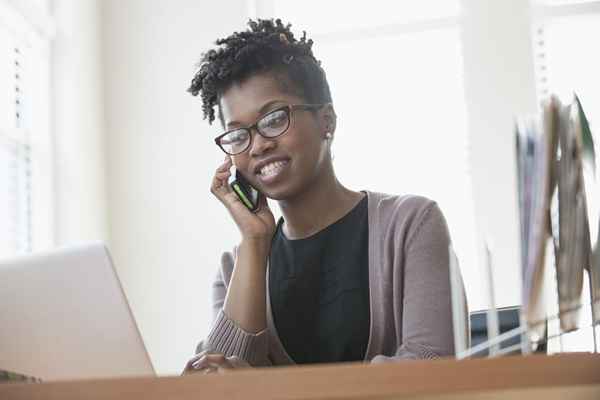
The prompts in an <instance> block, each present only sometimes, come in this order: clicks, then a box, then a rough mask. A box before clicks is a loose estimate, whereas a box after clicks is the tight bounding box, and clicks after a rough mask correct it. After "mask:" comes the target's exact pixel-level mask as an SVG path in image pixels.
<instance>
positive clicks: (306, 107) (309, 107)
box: [215, 103, 330, 156]
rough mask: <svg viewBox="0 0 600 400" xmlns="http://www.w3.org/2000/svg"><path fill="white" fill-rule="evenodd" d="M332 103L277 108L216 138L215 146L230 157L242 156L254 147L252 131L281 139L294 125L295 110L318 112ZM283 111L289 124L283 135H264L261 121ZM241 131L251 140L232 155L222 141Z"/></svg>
mask: <svg viewBox="0 0 600 400" xmlns="http://www.w3.org/2000/svg"><path fill="white" fill-rule="evenodd" d="M329 104H330V103H322V104H287V105H284V106H281V107H277V108H275V109H273V110H271V111H269V112H268V113H266V114H264V115H262V116H261V117H260V118H258V119H257V120H256V122H255V123H254V124H252V125H250V126H242V127H239V128H235V129H230V130H228V131H227V132H225V133H222V134H220V135H219V136H217V137H216V138H215V144H216V145H217V146H219V148H220V149H221V150H223V152H224V153H225V154H229V155H230V156H236V155H238V154H242V153H243V152H245V151H246V150H248V149H249V148H250V146H252V138H253V136H252V131H253V130H254V131H256V132H257V133H258V134H259V135H260V136H262V137H264V138H265V139H276V138H278V137H281V136H282V135H283V134H284V133H286V132H287V131H288V130H289V129H290V125H292V118H293V116H294V113H293V111H294V110H318V109H319V108H321V107H324V106H326V105H329ZM281 110H285V112H286V115H287V119H288V124H287V126H286V128H285V129H284V130H283V131H281V133H280V134H279V135H277V136H266V135H264V134H263V133H262V132H261V131H260V129H259V128H258V124H259V123H260V121H262V120H263V119H264V118H266V117H268V116H269V115H271V114H273V113H275V112H279V111H281ZM239 130H246V131H248V137H249V138H250V140H248V145H247V146H246V147H245V148H244V149H243V150H241V151H238V152H236V153H230V152H228V151H226V150H225V148H223V146H222V145H221V139H222V138H223V137H225V136H227V135H229V134H230V133H231V132H235V131H239Z"/></svg>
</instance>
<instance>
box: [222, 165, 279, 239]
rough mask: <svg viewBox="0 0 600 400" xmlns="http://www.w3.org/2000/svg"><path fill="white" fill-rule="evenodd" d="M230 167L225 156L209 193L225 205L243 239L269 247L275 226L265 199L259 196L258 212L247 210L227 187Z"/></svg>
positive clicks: (261, 195)
mask: <svg viewBox="0 0 600 400" xmlns="http://www.w3.org/2000/svg"><path fill="white" fill-rule="evenodd" d="M231 166H232V161H231V157H230V156H226V157H225V160H224V161H223V163H222V164H221V165H220V166H219V168H217V170H216V172H215V175H214V178H213V180H212V183H211V187H210V191H211V193H212V194H214V195H215V196H216V197H217V199H219V200H220V201H221V203H223V205H225V207H226V208H227V210H228V211H229V213H230V214H231V216H232V217H233V220H234V221H235V223H236V224H237V226H238V229H239V230H240V232H241V234H242V238H243V239H252V240H256V239H259V240H264V241H265V242H266V243H268V244H269V245H270V242H271V238H272V237H273V234H274V233H275V228H276V225H275V217H274V216H273V213H272V212H271V209H270V208H269V204H268V203H267V199H266V197H265V196H264V195H263V194H260V196H259V210H258V211H257V212H256V213H253V212H251V211H250V210H248V209H247V208H246V206H245V205H244V204H243V203H242V202H241V200H240V199H239V198H238V197H237V195H236V194H235V193H234V192H233V190H232V189H231V187H230V186H229V183H228V179H229V177H230V176H231V172H230V171H229V169H230V168H231Z"/></svg>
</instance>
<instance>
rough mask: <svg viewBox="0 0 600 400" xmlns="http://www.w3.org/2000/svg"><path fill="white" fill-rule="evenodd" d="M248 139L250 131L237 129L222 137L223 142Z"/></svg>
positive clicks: (229, 142) (231, 142)
mask: <svg viewBox="0 0 600 400" xmlns="http://www.w3.org/2000/svg"><path fill="white" fill-rule="evenodd" d="M246 139H248V132H246V131H236V132H231V133H230V134H229V135H227V136H225V137H224V138H223V139H222V143H223V144H233V143H239V142H243V141H245V140H246Z"/></svg>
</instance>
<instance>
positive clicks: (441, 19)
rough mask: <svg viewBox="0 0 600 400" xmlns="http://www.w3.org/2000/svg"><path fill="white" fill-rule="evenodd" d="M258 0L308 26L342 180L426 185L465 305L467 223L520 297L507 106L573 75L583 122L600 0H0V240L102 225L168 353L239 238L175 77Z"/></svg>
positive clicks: (210, 133)
mask: <svg viewBox="0 0 600 400" xmlns="http://www.w3.org/2000/svg"><path fill="white" fill-rule="evenodd" d="M342 3H343V4H342ZM271 16H278V17H281V18H282V19H283V20H284V21H289V22H291V23H292V24H293V28H294V31H295V32H296V33H297V34H298V35H300V34H301V31H302V30H306V31H307V34H308V36H309V37H311V38H313V39H314V40H315V46H314V51H315V54H316V56H317V58H318V59H320V60H322V64H323V67H324V68H325V71H326V72H327V74H328V79H329V82H330V85H331V89H332V95H333V99H334V105H335V107H336V110H337V113H338V119H339V122H338V129H337V131H336V137H335V140H334V144H333V151H334V154H335V161H334V166H335V168H336V171H337V173H338V175H339V177H340V180H341V181H342V182H343V183H344V184H346V185H347V186H349V187H351V188H353V189H369V190H375V191H383V192H389V193H398V194H400V193H417V194H422V195H426V196H429V197H431V198H433V199H435V200H437V201H438V202H439V204H440V206H441V207H442V209H443V211H444V212H445V214H446V217H447V219H448V224H449V228H450V231H451V234H452V237H453V240H454V245H455V250H456V252H457V253H458V256H459V259H460V262H461V269H462V273H463V278H464V281H465V286H466V290H467V297H468V302H469V307H470V309H471V310H478V309H483V308H486V307H487V297H486V294H485V290H484V289H485V287H484V286H485V285H484V284H483V283H482V282H483V278H482V274H481V273H480V270H481V267H482V264H483V260H484V256H483V247H484V241H487V243H489V244H490V245H491V249H492V254H493V262H494V279H495V292H496V300H497V305H498V306H512V305H516V304H519V303H520V270H519V264H518V254H519V240H518V230H517V204H516V192H515V189H516V186H515V176H516V172H515V163H514V135H513V124H514V118H515V116H519V115H527V114H531V113H534V112H535V111H536V110H537V109H538V104H539V99H540V98H542V97H543V96H545V95H546V94H547V93H549V92H557V93H558V94H560V95H561V96H563V98H565V99H567V100H568V96H569V95H570V93H571V91H572V90H576V91H577V92H578V93H579V94H580V97H581V99H582V101H583V104H584V107H586V113H587V114H588V116H589V118H590V122H591V124H592V130H594V122H595V121H597V120H598V119H599V118H600V81H598V79H597V74H596V73H595V71H598V70H600V56H599V55H598V53H597V52H595V53H594V52H593V51H592V50H591V49H592V46H593V44H594V38H597V37H600V1H556V0H539V1H533V2H530V1H528V0H507V1H501V0H460V1H458V0H456V1H454V0H427V1H423V0H421V1H370V2H363V1H352V2H341V1H327V2H323V1H321V2H319V1H312V0H311V1H308V0H307V1H303V2H298V1H288V0H281V1H275V0H227V1H197V0H196V1H192V0H177V1H160V0H127V1H116V0H104V1H102V0H80V1H77V0H54V1H49V0H1V1H0V29H1V30H0V35H1V37H0V46H1V47H2V48H1V49H0V52H2V57H0V60H2V61H1V62H2V63H3V64H2V67H1V68H0V74H1V75H2V76H1V77H0V84H1V85H2V86H1V90H0V92H2V94H1V96H3V97H2V99H0V102H1V103H0V104H1V105H2V106H1V107H0V110H2V116H1V117H0V129H1V130H0V138H1V139H2V142H0V146H3V147H2V151H4V152H5V153H4V154H5V155H4V159H0V161H1V160H8V161H6V163H5V164H0V174H2V175H1V176H2V178H3V179H4V177H7V179H5V180H4V181H0V184H2V185H5V186H4V187H3V188H2V190H0V204H1V205H2V207H1V209H0V213H4V214H3V215H2V217H3V218H5V219H4V220H6V221H8V222H9V223H8V224H6V229H4V230H2V232H1V233H0V235H3V236H2V237H1V238H2V240H1V241H0V242H1V243H3V244H2V245H0V246H3V247H2V248H1V249H0V251H1V253H0V256H2V257H4V256H10V255H12V254H15V253H21V252H27V251H35V250H41V249H44V248H49V247H53V246H56V245H63V244H71V243H76V242H80V241H84V240H91V239H102V240H105V241H107V243H108V244H109V248H110V250H111V252H112V254H113V257H114V260H115V264H116V267H117V271H118V273H119V276H120V278H121V280H122V283H123V286H124V289H125V291H126V294H127V296H128V298H129V301H130V303H131V307H132V310H133V312H134V315H135V317H136V319H137V322H138V325H139V327H140V330H141V333H142V336H143V338H144V340H145V342H146V345H147V347H148V350H149V353H150V355H151V357H152V360H153V362H154V364H155V367H156V369H157V372H159V373H176V372H178V371H180V370H181V369H182V367H183V365H184V363H185V361H186V360H187V359H188V358H189V357H190V356H191V355H192V354H193V349H194V347H195V343H196V342H197V341H198V340H199V339H201V338H202V337H203V336H204V335H205V334H206V332H207V331H208V329H209V324H210V304H209V298H210V284H211V281H212V278H213V276H214V274H215V272H216V268H217V266H218V264H219V259H220V255H221V253H222V252H223V251H224V250H230V249H231V248H232V246H233V245H234V244H235V243H236V242H237V240H238V238H239V235H238V232H237V229H236V227H235V226H234V224H233V223H232V222H231V221H230V218H229V215H228V213H227V212H226V210H225V209H223V207H222V206H221V205H220V203H219V202H218V201H216V200H215V199H213V197H212V195H211V194H210V192H209V190H208V188H209V185H210V180H211V178H212V174H213V171H214V169H215V168H216V167H217V166H218V164H219V163H220V161H221V160H222V154H221V153H220V151H219V150H218V149H217V147H216V146H214V143H213V142H212V138H213V137H214V136H216V135H217V133H218V132H219V126H218V125H215V126H209V125H208V124H207V123H206V122H205V121H203V120H202V114H201V108H200V100H199V99H197V98H194V97H192V96H190V95H189V94H188V93H186V88H187V86H188V84H189V82H190V79H191V77H192V76H193V73H194V69H195V63H196V62H197V61H198V60H199V57H200V54H201V53H202V52H203V51H204V50H206V49H208V48H209V47H211V46H213V42H214V40H215V39H216V38H219V37H223V36H226V35H228V34H229V33H231V32H233V31H235V30H242V29H244V28H245V23H246V21H247V19H248V18H249V17H271ZM574 43H578V44H577V45H574ZM581 60H585V62H581ZM16 88H18V90H15V89H16ZM15 100H18V102H16V101H15ZM17 103H18V104H17ZM596 124H597V123H596ZM596 130H597V129H596ZM11 157H12V158H11ZM11 163H12V164H11ZM409 166H411V167H410V168H409ZM2 169H4V170H2ZM272 206H273V208H274V209H275V210H274V211H275V212H276V214H277V215H279V213H278V210H277V209H276V205H275V204H272Z"/></svg>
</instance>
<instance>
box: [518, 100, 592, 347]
mask: <svg viewBox="0 0 600 400" xmlns="http://www.w3.org/2000/svg"><path fill="white" fill-rule="evenodd" d="M516 147H517V149H516V150H517V174H518V200H519V209H520V233H521V243H522V248H521V264H522V277H523V288H522V294H523V319H524V321H525V322H526V324H527V326H528V332H529V339H530V340H531V341H532V342H536V341H538V340H540V339H541V338H543V336H544V327H545V324H543V323H540V322H542V321H544V320H545V319H546V307H545V305H544V303H543V299H544V293H543V291H544V289H545V288H544V278H543V276H544V267H545V265H546V258H547V257H549V256H551V255H552V254H551V253H550V254H549V255H548V253H549V252H548V251H547V248H548V246H547V243H548V238H550V237H552V239H553V240H552V244H553V246H552V247H550V249H553V250H554V256H553V257H551V259H549V260H548V261H553V262H550V263H549V264H550V265H552V264H554V265H555V266H556V279H557V288H558V299H559V313H560V323H561V330H562V331H563V332H569V331H572V330H575V329H577V328H578V317H579V309H580V308H581V290H582V286H583V270H584V268H585V269H588V270H589V272H590V276H591V281H592V285H591V286H592V297H593V300H592V301H596V304H595V308H594V322H595V323H598V322H600V305H599V304H597V303H598V299H600V248H599V247H600V246H599V245H598V237H599V236H600V235H599V234H598V232H599V231H600V220H599V215H598V214H599V208H600V204H599V203H598V199H597V198H596V197H597V196H596V194H597V192H598V185H597V182H596V162H595V149H594V141H593V137H592V134H591V131H590V129H589V124H588V122H587V119H586V117H585V114H584V112H583V108H582V107H581V103H580V101H579V99H578V98H577V97H575V99H574V101H573V102H572V104H570V105H563V104H561V102H560V100H559V99H558V98H556V97H554V96H553V97H551V98H550V99H549V100H548V101H547V102H545V103H544V105H543V112H542V115H541V118H540V119H538V118H535V117H530V118H526V119H522V120H520V121H518V123H517V129H516ZM590 221H592V223H590ZM596 226H598V229H596ZM591 227H593V228H592V229H590V228H591ZM592 243H594V245H593V246H592ZM594 299H595V300H594Z"/></svg>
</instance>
